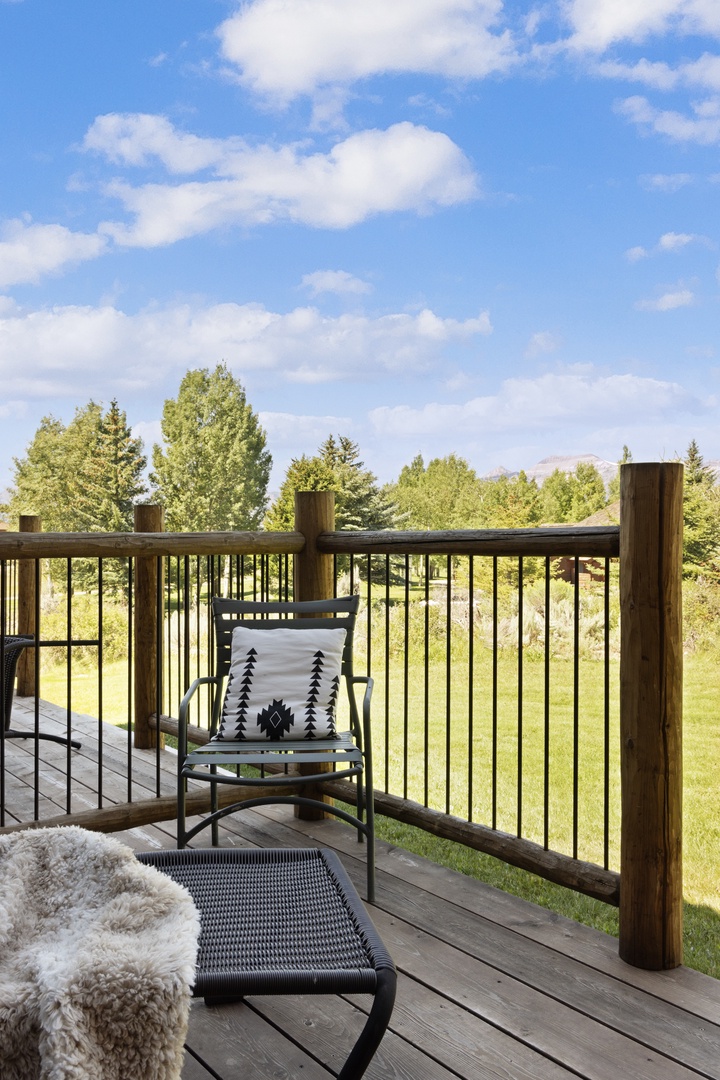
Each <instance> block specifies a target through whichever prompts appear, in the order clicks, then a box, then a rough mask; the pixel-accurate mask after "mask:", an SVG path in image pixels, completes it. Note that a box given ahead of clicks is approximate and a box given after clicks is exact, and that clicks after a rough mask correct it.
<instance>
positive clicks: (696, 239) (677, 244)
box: [625, 232, 715, 262]
mask: <svg viewBox="0 0 720 1080" xmlns="http://www.w3.org/2000/svg"><path fill="white" fill-rule="evenodd" d="M689 244H700V245H702V247H707V248H712V247H714V246H715V245H714V244H713V242H712V240H710V239H709V237H707V236H701V235H700V234H698V233H676V232H666V233H663V235H662V236H661V237H660V239H659V240H658V242H657V244H656V245H655V247H654V248H651V249H650V250H648V249H647V248H644V247H632V248H628V250H627V251H626V252H625V258H626V259H627V260H628V262H638V261H639V260H640V259H647V258H649V257H650V256H651V255H662V254H665V253H666V252H677V251H682V250H683V249H684V248H686V247H687V246H688V245H689Z"/></svg>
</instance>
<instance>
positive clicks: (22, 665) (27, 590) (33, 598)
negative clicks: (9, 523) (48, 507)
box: [17, 514, 42, 697]
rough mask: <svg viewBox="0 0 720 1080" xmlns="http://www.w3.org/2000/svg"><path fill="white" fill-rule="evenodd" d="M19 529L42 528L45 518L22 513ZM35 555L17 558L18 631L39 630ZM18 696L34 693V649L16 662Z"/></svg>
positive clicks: (21, 632)
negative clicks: (31, 557) (36, 619)
mask: <svg viewBox="0 0 720 1080" xmlns="http://www.w3.org/2000/svg"><path fill="white" fill-rule="evenodd" d="M19 531H20V532H24V533H28V532H30V533H38V532H42V518H40V517H38V516H37V514H21V515H20V525H19ZM36 568H37V560H36V559H19V560H18V621H17V631H18V634H30V635H31V636H32V637H34V636H35V634H36V632H37V626H36V621H35V612H36V610H37V602H38V599H39V597H38V596H37V594H36V587H35V585H36V577H35V573H36ZM17 695H18V697H34V696H35V650H34V649H23V650H22V652H21V653H20V656H19V658H18V666H17Z"/></svg>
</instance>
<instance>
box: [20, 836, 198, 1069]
mask: <svg viewBox="0 0 720 1080" xmlns="http://www.w3.org/2000/svg"><path fill="white" fill-rule="evenodd" d="M199 929H200V927H199V920H198V915H197V911H196V909H195V906H194V904H193V902H192V900H191V899H190V896H189V894H188V893H187V892H186V891H185V890H184V889H183V888H182V887H181V886H179V885H177V884H176V883H175V882H173V881H171V880H170V879H169V878H168V877H166V876H165V875H164V874H161V873H159V872H158V871H156V870H154V869H153V868H152V867H148V866H143V865H141V864H140V863H139V862H138V861H137V859H136V858H135V856H134V855H133V853H132V851H131V850H130V848H128V847H126V846H125V845H124V844H121V843H119V842H118V841H117V840H113V839H112V838H110V837H107V836H103V835H102V834H99V833H92V832H87V831H86V830H85V829H78V828H76V827H74V826H70V827H65V828H58V829H38V830H33V831H27V832H19V833H12V834H8V835H6V836H0V1077H2V1080H177V1078H179V1076H180V1072H181V1069H182V1058H183V1043H184V1041H185V1034H186V1031H187V1023H188V1015H189V1007H190V987H191V986H192V983H193V980H194V974H195V958H196V952H197V938H198V934H199Z"/></svg>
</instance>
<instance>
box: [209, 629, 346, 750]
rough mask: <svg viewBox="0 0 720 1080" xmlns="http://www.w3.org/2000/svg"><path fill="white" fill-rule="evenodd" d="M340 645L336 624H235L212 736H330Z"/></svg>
mask: <svg viewBox="0 0 720 1080" xmlns="http://www.w3.org/2000/svg"><path fill="white" fill-rule="evenodd" d="M344 646H345V630H344V629H342V628H338V629H337V630H335V629H329V628H324V629H321V630H313V631H310V630H288V629H285V628H278V629H272V630H256V629H252V628H249V627H238V628H236V629H235V631H234V632H233V638H232V651H231V662H230V673H229V678H228V684H227V689H226V691H225V700H224V701H223V707H222V714H221V718H220V726H219V730H218V733H217V735H215V736H214V738H215V739H217V740H224V739H225V740H233V741H240V740H260V741H263V740H268V739H272V740H278V739H283V738H287V737H289V738H292V739H308V740H309V739H327V738H334V737H335V736H336V734H337V732H336V727H335V709H336V707H337V700H338V695H339V690H340V679H341V665H342V655H343V649H344Z"/></svg>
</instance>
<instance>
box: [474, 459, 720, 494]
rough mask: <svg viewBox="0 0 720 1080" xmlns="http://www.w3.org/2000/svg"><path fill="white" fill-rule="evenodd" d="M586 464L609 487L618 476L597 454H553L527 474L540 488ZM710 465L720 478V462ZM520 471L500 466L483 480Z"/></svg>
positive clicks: (527, 471) (613, 463)
mask: <svg viewBox="0 0 720 1080" xmlns="http://www.w3.org/2000/svg"><path fill="white" fill-rule="evenodd" d="M581 461H582V462H585V463H586V464H588V465H594V466H595V468H596V469H597V471H598V472H599V473H600V475H601V476H602V478H603V480H604V481H605V485H606V486H607V485H608V484H609V483H610V481H611V480H612V479H613V477H614V476H615V475H616V474H617V462H616V461H605V459H604V458H600V457H598V456H597V454H575V455H571V454H566V455H562V454H553V455H551V456H550V457H546V458H543V459H542V461H538V463H537V464H536V465H533V466H532V467H531V468H529V469H526V470H525V474H526V476H527V478H528V480H535V481H536V482H537V484H538V486H540V485H541V484H542V483H543V481H544V480H547V478H548V476H552V474H553V473H554V472H555V470H556V469H560V471H561V472H565V473H573V472H575V469H576V468H577V466H578V463H579V462H581ZM708 465H710V466H711V467H712V468H717V470H718V475H719V476H720V461H709V462H708ZM517 474H518V470H517V469H516V470H515V471H514V472H510V471H509V470H508V469H506V468H504V466H502V465H499V466H498V467H497V468H496V469H493V470H492V472H489V473H486V474H485V476H484V477H483V479H485V480H499V479H500V477H502V476H507V477H512V476H517Z"/></svg>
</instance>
